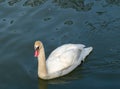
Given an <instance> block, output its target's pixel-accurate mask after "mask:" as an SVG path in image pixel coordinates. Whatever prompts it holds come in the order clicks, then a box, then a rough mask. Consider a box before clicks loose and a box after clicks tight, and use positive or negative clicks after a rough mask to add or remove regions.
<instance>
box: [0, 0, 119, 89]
mask: <svg viewBox="0 0 120 89" xmlns="http://www.w3.org/2000/svg"><path fill="white" fill-rule="evenodd" d="M119 10H120V1H119V0H0V50H1V51H0V89H58V88H61V89H73V88H75V89H89V88H90V89H103V88H104V89H119V88H120V85H119V84H120V69H119V68H120V46H119V45H120V11H119ZM35 40H41V41H42V42H43V43H44V46H45V51H46V57H48V55H49V54H50V53H51V52H52V50H54V49H55V48H56V47H58V46H60V45H62V44H66V43H82V44H85V45H86V46H93V48H94V50H93V52H92V53H91V54H90V55H89V56H88V57H87V58H86V61H85V62H84V63H83V64H82V65H80V66H79V67H78V68H76V69H75V70H74V71H73V72H72V73H70V74H68V75H66V76H64V77H61V78H58V79H54V80H50V81H43V80H41V79H38V77H37V59H36V58H34V55H33V54H34V49H33V44H34V41H35Z"/></svg>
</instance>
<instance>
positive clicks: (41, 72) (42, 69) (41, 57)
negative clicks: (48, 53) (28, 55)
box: [38, 45, 47, 78]
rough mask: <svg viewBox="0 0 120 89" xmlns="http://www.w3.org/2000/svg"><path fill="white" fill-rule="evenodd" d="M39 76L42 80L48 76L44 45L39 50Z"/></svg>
mask: <svg viewBox="0 0 120 89" xmlns="http://www.w3.org/2000/svg"><path fill="white" fill-rule="evenodd" d="M38 76H39V77H40V78H44V77H46V76H47V68H46V58H45V51H44V47H43V45H42V46H41V48H40V50H39V56H38Z"/></svg>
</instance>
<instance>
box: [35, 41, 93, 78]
mask: <svg viewBox="0 0 120 89" xmlns="http://www.w3.org/2000/svg"><path fill="white" fill-rule="evenodd" d="M84 47H85V46H84V45H82V44H64V45H62V46H60V47H58V48H56V49H55V50H54V51H53V52H52V53H51V54H50V55H49V57H48V59H47V61H46V58H45V52H44V47H43V44H42V42H41V41H36V42H35V44H34V48H35V55H34V56H35V57H38V76H39V77H40V78H41V79H53V78H57V77H60V76H63V75H66V74H68V73H70V72H71V71H72V70H74V69H75V68H76V67H77V66H78V65H79V64H80V63H81V62H82V61H84V59H85V57H86V56H87V55H88V54H89V53H90V52H91V51H92V49H93V48H92V47H88V48H84Z"/></svg>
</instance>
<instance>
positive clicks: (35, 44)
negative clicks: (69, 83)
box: [34, 41, 42, 57]
mask: <svg viewBox="0 0 120 89" xmlns="http://www.w3.org/2000/svg"><path fill="white" fill-rule="evenodd" d="M41 47H42V42H41V41H35V43H34V49H35V54H34V56H35V57H38V55H39V51H40V49H41Z"/></svg>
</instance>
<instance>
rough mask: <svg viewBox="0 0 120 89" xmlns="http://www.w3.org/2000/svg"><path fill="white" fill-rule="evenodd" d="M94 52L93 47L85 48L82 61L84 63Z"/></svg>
mask: <svg viewBox="0 0 120 89" xmlns="http://www.w3.org/2000/svg"><path fill="white" fill-rule="evenodd" d="M92 50H93V47H88V48H84V49H83V52H82V53H81V57H82V58H81V60H82V61H83V62H84V60H85V58H86V57H87V56H88V55H89V54H90V52H91V51H92Z"/></svg>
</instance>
